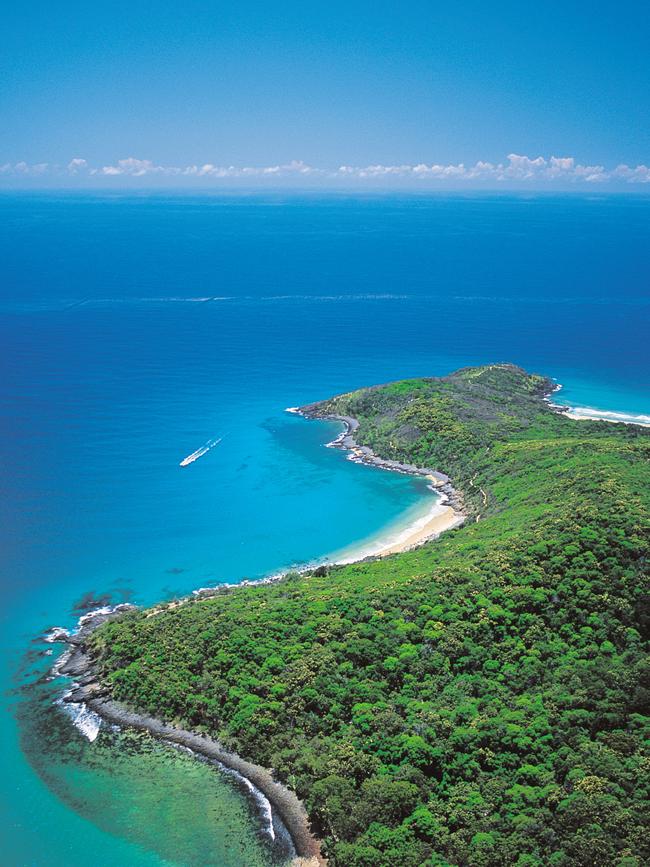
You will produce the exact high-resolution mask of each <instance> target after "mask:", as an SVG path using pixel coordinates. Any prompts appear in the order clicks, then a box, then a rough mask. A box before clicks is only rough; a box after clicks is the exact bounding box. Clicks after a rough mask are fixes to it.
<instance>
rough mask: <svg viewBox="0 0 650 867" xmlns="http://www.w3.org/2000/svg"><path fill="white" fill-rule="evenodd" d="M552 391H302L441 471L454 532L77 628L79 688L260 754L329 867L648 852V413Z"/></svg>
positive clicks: (406, 866) (422, 384)
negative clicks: (584, 417)
mask: <svg viewBox="0 0 650 867" xmlns="http://www.w3.org/2000/svg"><path fill="white" fill-rule="evenodd" d="M553 389H554V383H553V382H552V381H551V380H549V379H546V378H545V377H543V376H539V375H531V374H528V373H526V372H525V371H523V370H521V369H520V368H517V367H514V366H512V365H508V364H495V365H490V366H485V367H477V368H465V369H462V370H459V371H457V372H456V373H454V374H451V375H450V376H445V377H441V378H422V379H416V380H409V381H404V382H397V383H391V384H388V385H382V386H376V387H372V388H366V389H362V390H360V391H356V392H353V393H350V394H345V395H341V396H339V397H335V398H332V399H329V400H326V401H323V402H321V403H316V404H312V405H310V406H308V407H304V408H303V409H302V412H303V413H304V414H305V415H306V416H308V417H313V418H332V417H344V418H347V419H351V420H353V424H352V428H353V429H352V430H348V432H347V435H348V436H350V435H352V434H353V437H354V443H351V442H348V443H347V447H354V448H357V449H365V450H366V451H365V452H360V453H359V457H360V458H361V459H363V458H364V457H365V459H371V458H372V459H376V460H378V461H384V462H396V464H399V465H406V466H408V465H410V466H412V467H414V468H418V469H420V471H423V472H424V471H426V472H430V471H435V472H436V473H441V474H443V477H444V478H447V479H448V481H447V482H445V481H444V478H443V477H440V479H441V480H442V483H443V484H449V486H450V487H449V490H448V493H447V496H448V498H449V499H450V501H452V500H453V502H452V504H451V505H452V507H453V508H454V509H457V510H458V512H459V513H462V514H463V515H464V516H465V517H466V520H465V521H464V523H463V524H462V526H459V527H457V528H456V529H452V530H449V531H448V532H445V533H443V534H442V535H440V536H439V538H437V539H436V540H435V541H433V542H429V543H427V544H424V545H421V546H420V547H417V548H415V549H413V550H410V551H406V552H402V553H397V554H394V555H392V556H385V557H380V558H375V559H371V560H366V561H363V562H358V563H353V564H349V565H345V566H334V567H330V568H325V567H319V568H317V569H314V570H312V571H307V572H305V573H301V574H288V575H286V576H285V577H284V578H283V579H281V580H279V581H276V582H273V583H266V584H260V585H257V586H254V585H253V586H251V585H249V586H245V587H239V588H233V589H223V590H219V591H217V592H215V593H214V594H213V595H211V596H210V597H201V596H199V597H196V598H195V599H191V600H188V601H186V602H184V603H183V604H180V605H179V604H177V605H174V606H171V605H170V606H169V607H167V606H164V605H161V606H157V607H156V609H155V612H154V613H153V614H152V612H151V611H149V612H147V611H138V610H130V611H126V612H124V613H122V614H120V615H119V616H118V617H116V618H113V619H110V620H108V621H107V622H105V623H103V624H102V625H101V626H99V627H98V628H97V629H95V630H93V631H92V632H90V633H89V634H88V635H87V636H85V637H84V638H83V640H82V641H81V642H80V646H79V648H78V652H79V653H83V654H85V655H86V656H87V660H86V662H85V663H84V665H85V666H86V667H85V668H83V671H84V674H85V680H84V683H85V684H86V687H87V688H88V687H90V693H88V692H86V693H84V694H83V695H82V697H83V698H85V699H89V700H90V701H91V702H92V707H93V709H94V710H96V711H97V712H98V713H100V714H102V707H103V706H104V712H105V715H106V716H108V717H109V718H119V713H122V714H131V717H130V719H132V720H134V721H135V722H136V724H138V720H139V721H140V722H142V721H143V720H147V719H151V718H153V724H155V725H161V726H164V727H166V728H165V729H164V733H167V734H168V731H169V727H172V728H174V729H176V730H183V731H187V732H190V733H195V735H197V736H198V737H197V738H196V740H197V742H199V741H200V740H201V739H202V736H204V737H203V739H204V740H206V741H209V742H210V743H215V744H217V745H219V748H220V749H222V750H223V751H228V752H229V753H231V754H236V755H237V756H238V757H241V759H242V761H243V760H245V761H247V762H249V763H250V762H254V763H256V764H257V765H261V766H263V767H265V768H268V769H272V770H270V774H272V776H273V779H274V780H275V781H277V783H280V784H282V790H283V791H285V792H286V791H287V790H288V791H289V792H290V793H294V795H295V802H291V803H289V801H287V800H286V799H285V801H284V805H283V801H282V797H279V798H276V799H274V793H273V791H272V789H271V787H270V785H269V786H267V788H266V789H265V791H266V793H267V797H268V798H269V800H270V801H271V803H272V804H273V805H274V807H275V808H276V809H279V810H280V812H281V813H282V811H283V810H284V813H282V815H283V818H284V819H285V821H286V822H287V824H288V827H290V830H291V822H292V821H293V819H292V814H291V811H292V810H294V808H295V809H297V810H298V811H299V810H300V809H302V807H301V805H302V804H304V808H305V810H306V813H305V814H304V815H303V814H299V813H295V814H294V816H293V818H296V817H297V818H296V821H297V822H298V823H300V822H303V825H304V827H303V829H302V830H301V829H300V828H298V830H297V831H296V830H295V829H296V827H297V826H296V825H295V823H294V842H296V844H297V845H296V848H297V851H298V854H299V855H305V856H311V857H314V858H319V857H323V858H326V859H327V860H328V861H329V863H330V864H331V865H335V867H370V865H372V867H396V865H399V867H420V865H429V867H434V865H436V867H444V865H469V867H501V865H515V867H542V865H554V867H565V865H567V867H568V865H602V867H605V865H617V867H640V865H642V864H644V863H648V862H650V849H649V845H650V843H649V841H650V834H648V828H647V813H646V807H647V797H648V792H647V783H648V776H647V758H646V759H644V757H643V743H644V735H645V737H646V738H647V733H648V717H647V712H648V697H649V693H648V680H647V671H648V655H647V637H648V635H647V633H648V624H649V616H648V602H649V600H650V588H648V555H649V550H648V549H649V539H650V533H649V530H650V509H649V506H650V463H649V461H648V459H649V458H650V431H649V430H648V429H644V428H642V427H637V426H633V425H620V426H619V425H612V424H608V423H606V422H599V421H578V420H575V419H571V418H568V417H567V416H565V415H563V414H562V413H560V412H558V411H557V410H556V409H554V408H553V407H552V406H550V405H549V403H548V401H547V400H546V398H547V397H548V395H549V394H551V393H552V391H553ZM343 446H344V447H346V445H345V444H343ZM452 486H453V487H452ZM359 509H363V503H359ZM88 667H90V669H91V670H92V674H91V675H88V673H87V672H88V670H89V668H88ZM644 672H645V674H644ZM93 691H94V693H93ZM93 695H94V697H93ZM116 708H117V709H118V713H117V716H116V714H115V709H116ZM120 708H121V710H119V709H120ZM111 714H113V716H112V717H111ZM122 719H127V720H128V719H129V717H124V716H123V717H122ZM148 727H149V728H151V725H150V726H148ZM644 762H646V764H644ZM251 767H252V765H251ZM644 768H645V773H644ZM270 774H269V779H270ZM273 785H275V783H273ZM279 788H280V787H278V789H279ZM296 804H297V805H298V806H297V807H296V806H295V805H296ZM287 805H288V806H287ZM307 817H308V819H307ZM307 821H309V823H310V825H311V831H312V834H313V836H310V835H309V833H308V830H309V829H308V828H307ZM303 831H304V832H305V833H303ZM314 838H315V839H317V840H318V841H320V844H321V847H322V848H321V855H320V856H319V854H318V844H316V845H315V849H314ZM301 847H303V849H304V851H301Z"/></svg>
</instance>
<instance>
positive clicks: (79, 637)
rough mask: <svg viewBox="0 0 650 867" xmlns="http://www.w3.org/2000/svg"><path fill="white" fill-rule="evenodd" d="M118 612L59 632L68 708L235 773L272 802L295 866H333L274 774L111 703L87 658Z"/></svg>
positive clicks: (59, 667)
mask: <svg viewBox="0 0 650 867" xmlns="http://www.w3.org/2000/svg"><path fill="white" fill-rule="evenodd" d="M128 607H129V608H131V607H133V606H128ZM116 609H117V610H115V609H113V610H106V609H101V611H100V613H99V614H98V615H97V616H96V617H92V612H91V616H89V615H86V616H85V617H84V618H80V628H79V630H78V631H77V632H73V633H68V634H66V633H65V632H61V631H56V632H55V633H54V635H53V637H52V638H51V639H50V640H52V641H56V642H64V643H66V644H67V645H68V649H67V650H66V651H65V652H64V653H63V654H62V656H61V657H60V659H59V660H57V663H55V666H54V668H53V673H54V676H65V677H69V678H71V679H72V681H73V683H72V686H71V688H70V690H69V691H67V692H66V693H65V694H64V696H63V698H62V702H63V703H64V704H70V705H72V704H74V705H77V706H78V707H79V708H80V709H81V710H82V712H84V711H85V712H90V713H92V714H96V715H97V716H98V717H99V718H100V719H101V720H102V721H103V722H106V723H108V724H110V725H117V726H128V727H130V728H135V729H138V730H140V731H146V732H148V733H149V734H150V735H152V736H153V737H155V738H158V739H159V740H163V741H167V742H169V743H171V744H174V745H177V746H181V747H184V748H186V749H188V750H190V751H191V752H193V753H197V754H198V755H200V756H202V757H204V758H206V759H209V760H210V761H213V762H216V763H217V764H218V765H221V767H222V769H225V770H226V771H234V772H235V773H236V774H238V775H239V776H240V777H242V778H243V779H244V781H246V782H247V783H248V784H250V785H251V786H252V787H253V790H256V791H257V792H258V793H259V794H261V796H262V798H263V799H265V800H266V801H268V804H269V806H270V809H271V811H272V812H271V817H270V821H271V823H272V821H273V814H275V815H276V817H277V819H279V821H280V822H281V824H282V826H283V827H284V829H285V830H286V832H287V834H288V835H289V837H290V838H291V842H292V845H293V848H294V850H295V856H294V857H293V858H292V860H291V864H292V865H293V867H325V865H326V864H327V861H326V860H325V858H324V857H323V856H322V854H321V842H320V841H319V840H318V839H317V838H316V837H315V836H314V835H313V834H312V831H311V826H310V823H309V817H308V816H307V811H306V809H305V806H304V804H303V803H302V801H300V799H299V798H298V796H297V795H296V794H295V792H292V791H291V790H290V789H289V788H287V787H286V786H285V785H283V784H282V783H279V782H277V781H276V780H274V779H273V775H272V773H271V771H270V770H269V769H268V768H265V767H263V766H262V765H256V764H254V763H253V762H249V761H247V760H246V759H243V758H242V757H241V756H239V755H237V753H234V752H231V751H230V750H227V749H226V748H225V747H224V746H222V745H221V744H220V743H219V742H218V741H216V740H214V739H213V738H211V737H209V736H208V735H203V734H197V733H196V732H191V731H189V730H187V729H181V728H178V727H176V726H172V725H168V724H167V723H165V722H164V721H163V720H160V719H158V718H156V717H152V716H147V715H145V714H139V713H135V712H134V711H131V710H129V709H128V708H127V707H125V706H123V705H121V704H119V703H118V702H115V701H113V700H112V699H111V698H110V697H109V694H108V690H107V688H106V687H105V686H103V685H102V683H101V680H100V678H99V675H98V673H97V671H96V667H95V662H94V660H93V658H92V656H91V655H90V654H89V653H88V652H87V645H86V639H87V638H88V636H89V635H90V634H91V633H92V632H93V631H94V630H95V629H97V627H98V626H100V625H101V624H102V623H105V622H106V621H107V620H109V619H111V618H112V617H116V616H119V615H120V614H122V613H123V612H124V611H125V610H126V608H125V607H124V606H116ZM82 621H84V622H82ZM55 629H56V627H55ZM86 736H87V735H86ZM92 739H93V740H94V738H92ZM253 794H255V792H254V791H253ZM277 819H276V821H277ZM271 827H272V825H271Z"/></svg>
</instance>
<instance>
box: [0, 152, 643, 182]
mask: <svg viewBox="0 0 650 867" xmlns="http://www.w3.org/2000/svg"><path fill="white" fill-rule="evenodd" d="M2 177H7V178H53V179H54V178H66V177H69V178H76V179H77V180H78V179H81V178H87V179H89V180H90V179H97V180H99V179H106V178H118V179H119V178H124V179H128V178H177V179H181V180H182V179H187V180H205V181H219V180H229V179H233V180H242V179H243V180H247V179H248V180H255V179H258V180H264V179H270V180H273V179H285V180H290V179H293V180H300V179H311V180H315V181H323V182H334V183H336V182H343V183H349V182H359V183H363V182H364V181H382V180H383V181H386V182H390V181H393V182H394V181H400V180H405V181H416V182H418V181H419V182H423V183H424V182H427V181H429V182H431V181H433V182H440V183H441V184H444V183H447V184H449V183H453V184H454V185H462V184H464V183H467V184H468V186H471V185H472V183H476V184H485V185H496V186H499V185H504V186H507V185H509V184H516V185H524V186H526V185H530V186H533V185H535V184H537V183H539V184H540V185H542V186H544V185H549V186H553V185H573V184H576V185H599V184H612V183H614V184H616V183H618V184H649V183H650V167H649V166H647V165H637V166H628V165H625V164H620V165H618V166H616V167H615V168H605V166H601V165H583V164H582V163H579V162H577V161H576V160H575V158H574V157H554V156H552V157H549V158H548V159H547V158H545V157H541V156H538V157H535V158H531V157H528V156H522V155H520V154H509V155H508V157H507V160H506V162H503V163H491V162H485V161H483V160H479V162H477V163H474V165H465V164H464V163H451V164H447V165H444V164H439V163H433V164H428V163H418V164H417V165H409V164H403V165H382V164H376V165H369V166H353V165H342V166H339V167H338V168H335V169H323V168H317V167H314V166H310V165H308V164H307V163H304V162H302V161H301V160H294V161H292V162H290V163H286V164H284V165H274V166H234V165H231V166H220V165H215V164H213V163H205V164H204V165H200V166H199V165H187V166H165V165H158V164H156V163H154V162H153V161H152V160H142V159H136V158H135V157H127V158H126V159H121V160H117V162H116V163H115V164H113V165H107V166H93V165H91V164H90V163H89V161H88V160H85V159H82V158H81V157H75V158H74V159H71V160H70V162H69V163H67V165H58V164H52V163H36V164H31V165H30V164H28V163H26V162H18V163H5V164H4V165H0V178H2Z"/></svg>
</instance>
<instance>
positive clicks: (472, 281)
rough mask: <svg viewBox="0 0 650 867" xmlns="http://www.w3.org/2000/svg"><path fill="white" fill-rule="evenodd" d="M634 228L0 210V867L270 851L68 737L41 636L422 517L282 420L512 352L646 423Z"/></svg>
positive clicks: (486, 209)
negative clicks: (333, 399)
mask: <svg viewBox="0 0 650 867" xmlns="http://www.w3.org/2000/svg"><path fill="white" fill-rule="evenodd" d="M649 217H650V201H648V200H646V199H642V198H631V197H630V198H624V197H611V198H603V199H601V200H589V199H581V198H570V197H563V198H550V197H540V198H537V199H535V198H533V199H525V198H508V197H499V198H497V197H492V198H489V197H481V198H476V199H472V198H466V197H465V198H463V197H459V198H453V197H430V198H421V199H417V198H411V199H400V198H399V197H394V196H393V197H369V198H365V199H363V198H360V199H344V198H340V197H328V198H314V197H302V198H300V197H290V198H288V199H286V200H285V199H282V198H281V197H264V198H255V197H249V198H246V199H233V198H228V199H215V198H197V197H194V198H191V199H183V198H181V197H173V198H163V197H151V198H148V197H108V198H96V197H93V196H78V197H70V196H55V195H52V196H42V197H38V196H11V197H9V196H3V197H0V218H1V220H0V226H1V227H2V228H1V229H0V286H1V291H2V297H1V298H0V353H1V355H2V369H3V376H2V378H1V379H0V419H1V422H0V425H1V431H2V432H1V437H2V455H3V458H2V460H3V467H2V473H1V479H2V482H1V484H2V494H3V496H2V498H1V499H0V533H1V534H2V539H1V541H2V550H3V559H2V576H1V587H0V589H1V593H2V599H1V601H2V605H1V607H0V611H1V612H2V613H1V615H0V616H1V617H2V627H3V640H4V646H5V654H4V658H3V668H2V676H3V689H4V691H5V692H6V690H8V689H9V690H11V693H10V694H8V701H9V704H10V705H11V706H12V708H13V710H14V713H13V714H12V715H7V714H5V715H4V716H3V722H2V737H3V744H5V745H6V748H5V750H4V751H3V758H2V761H3V767H2V778H3V799H4V802H3V808H4V813H3V815H4V816H6V820H5V822H6V825H5V827H4V828H3V832H6V833H4V834H3V838H4V839H6V842H5V844H4V850H3V851H4V855H3V857H4V858H5V860H4V861H3V863H7V864H10V865H23V864H30V865H58V864H64V863H66V864H68V863H70V861H77V862H78V863H85V861H86V860H87V857H88V852H92V853H93V863H95V864H98V865H114V864H117V863H119V864H129V865H131V864H133V865H147V867H148V865H161V864H174V865H183V864H187V865H190V864H199V863H205V864H209V863H220V864H232V865H244V864H255V863H272V859H273V858H276V857H280V858H281V853H280V854H278V853H277V852H276V854H273V851H272V849H270V848H269V845H268V844H269V840H268V835H265V834H264V832H263V829H261V828H260V813H259V811H258V810H256V809H255V805H254V804H251V803H250V802H249V800H248V799H247V798H246V797H245V795H244V794H243V793H242V792H241V791H240V790H239V789H238V788H237V787H233V784H232V781H231V780H228V779H224V778H223V776H222V775H220V774H219V773H218V771H217V770H215V769H214V768H211V767H207V766H205V765H204V764H201V763H199V762H195V761H194V760H192V759H191V757H188V756H184V755H183V756H181V755H179V753H178V752H177V751H176V750H173V749H172V748H171V747H165V746H164V745H159V744H155V743H152V742H147V741H146V739H144V738H143V737H142V736H137V737H136V736H132V735H130V734H128V733H122V734H116V733H113V732H110V730H109V731H104V730H102V731H101V732H100V734H99V735H98V737H97V739H96V740H95V741H94V742H92V743H90V742H89V741H87V740H85V739H83V738H82V736H81V735H80V733H79V732H78V731H77V730H76V729H75V728H74V726H72V725H71V724H70V721H69V719H68V718H67V717H66V715H65V713H64V712H63V711H62V710H61V708H60V707H56V706H53V705H51V703H50V698H51V696H50V695H49V690H51V689H53V688H54V686H55V685H50V686H47V685H45V684H42V683H40V681H39V677H40V675H41V674H42V671H43V668H44V667H45V666H47V665H49V663H50V662H51V661H52V659H53V657H52V656H47V657H45V656H43V655H42V654H43V653H45V652H46V651H47V650H50V649H54V651H55V653H56V652H57V650H58V647H57V646H56V645H55V646H54V648H53V647H52V645H47V644H44V643H43V642H42V641H38V640H37V641H34V639H35V638H37V636H39V635H42V633H43V631H44V630H46V629H47V628H49V627H51V626H52V625H55V624H59V625H63V626H70V625H72V624H73V623H74V622H75V620H76V617H77V616H78V615H79V613H82V610H83V609H84V606H87V605H89V604H90V605H92V604H93V603H96V604H101V603H105V602H108V601H111V602H119V601H122V600H129V601H134V602H136V603H138V604H146V603H151V602H154V601H156V600H158V599H161V598H169V597H171V596H174V595H178V594H182V593H187V592H189V591H190V590H192V589H193V588H196V587H200V586H205V585H209V584H213V583H215V582H218V581H224V580H225V581H238V580H241V579H242V578H243V577H251V578H253V577H260V576H263V575H265V574H268V573H271V572H275V571H277V570H279V569H283V568H287V567H289V566H291V565H294V564H300V563H304V562H308V561H312V560H315V559H320V558H323V557H325V556H327V555H328V554H331V553H332V552H335V551H340V550H342V549H347V548H349V546H351V545H354V544H356V543H358V542H359V541H360V540H364V539H369V540H371V541H372V540H373V539H374V538H376V536H377V533H378V532H380V531H382V528H386V526H387V525H392V530H391V531H390V532H393V533H397V532H399V530H400V528H401V527H402V526H403V524H404V522H405V520H411V519H415V518H416V517H417V516H418V515H419V514H422V511H423V510H424V509H426V508H428V503H429V497H430V496H431V495H430V493H429V492H428V491H427V488H426V484H425V483H424V482H423V481H422V480H417V479H411V478H408V477H406V476H400V475H395V474H390V473H387V472H384V471H380V470H373V469H371V468H368V467H364V466H359V465H357V464H354V463H352V462H350V461H347V460H345V455H344V454H342V453H341V452H338V451H336V450H333V449H326V448H324V447H323V446H324V444H325V443H326V442H328V441H329V440H331V439H332V438H333V437H334V436H335V435H336V433H337V432H338V431H339V429H340V428H339V427H338V426H336V425H334V424H330V423H323V422H307V421H305V420H304V419H301V418H299V417H295V416H292V415H289V414H287V413H285V412H284V408H285V407H287V406H295V405H297V404H301V403H304V402H308V401H312V400H316V399H318V398H321V397H326V396H328V395H330V394H332V393H336V392H340V391H344V390H349V389H352V388H356V387H359V386H362V385H366V384H373V383H376V382H383V381H387V380H390V379H396V378H402V377H408V376H419V375H436V374H442V373H446V372H448V371H451V370H453V369H455V368H457V367H459V366H462V365H466V364H476V363H483V362H491V361H513V362H515V363H518V364H521V365H523V366H525V367H527V368H529V369H534V370H537V371H539V372H543V373H546V374H548V375H550V376H554V377H556V378H557V379H558V381H559V382H561V383H562V384H563V386H564V388H563V390H562V391H561V392H559V394H558V395H557V399H558V400H560V401H561V402H566V403H570V404H573V405H575V406H582V407H585V406H586V407H596V408H600V409H607V410H614V411H617V412H621V413H626V414H632V415H634V414H638V413H645V414H648V413H650V396H649V389H648V384H649V382H650V375H649V374H650V360H649V357H648V352H647V347H646V342H647V330H648V324H649V323H648V309H649V308H648V293H647V285H648V284H647V276H648V257H647V249H648V225H650V223H649V220H648V218H649ZM206 297H209V298H213V299H227V300H210V301H198V300H190V299H196V298H206ZM219 437H222V438H223V439H222V441H221V442H220V443H219V444H218V445H216V446H214V447H213V448H211V449H209V451H207V452H206V453H204V454H203V455H202V456H201V457H199V458H198V459H197V460H196V461H194V462H193V463H191V464H189V465H188V466H186V467H180V466H179V463H180V461H181V460H182V459H183V458H185V457H186V456H188V455H190V454H191V453H193V452H195V451H196V450H198V449H200V448H201V447H202V446H203V445H204V444H206V443H207V442H208V441H211V440H214V439H217V438H219ZM441 469H443V470H444V468H441ZM405 516H406V517H405ZM89 594H90V595H89ZM75 606H77V609H76V610H75ZM79 606H81V607H79ZM27 653H29V656H28V657H26V654H27ZM30 671H31V672H32V673H31V674H30V673H29V672H30ZM56 688H57V689H58V688H59V687H58V686H57V687H56ZM16 690H17V692H16ZM170 751H171V752H170ZM179 793H182V796H178V794H179ZM190 793H191V794H190ZM192 804H194V805H196V808H191V806H190V805H192ZM152 829H153V830H152ZM210 858H215V859H216V860H215V861H213V862H211V861H210V860H209V859H210ZM228 859H230V860H228ZM256 859H257V860H256ZM260 859H261V860H260Z"/></svg>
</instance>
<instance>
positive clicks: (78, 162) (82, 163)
mask: <svg viewBox="0 0 650 867" xmlns="http://www.w3.org/2000/svg"><path fill="white" fill-rule="evenodd" d="M87 168H88V161H87V160H82V159H81V157H75V158H74V159H72V160H70V162H69V163H68V165H67V169H68V172H69V173H70V174H71V175H76V174H77V172H80V171H82V170H83V169H87Z"/></svg>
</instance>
